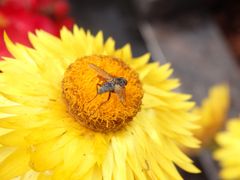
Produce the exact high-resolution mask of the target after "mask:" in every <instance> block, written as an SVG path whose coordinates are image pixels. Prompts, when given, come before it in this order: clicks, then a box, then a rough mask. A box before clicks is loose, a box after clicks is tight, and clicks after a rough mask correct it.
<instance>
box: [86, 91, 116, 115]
mask: <svg viewBox="0 0 240 180" xmlns="http://www.w3.org/2000/svg"><path fill="white" fill-rule="evenodd" d="M97 95H98V94H97ZM110 98H111V92H109V93H108V98H107V100H106V101H103V102H102V103H101V104H100V105H99V106H98V107H97V108H96V110H95V111H94V112H93V113H92V114H91V115H90V116H92V115H93V114H95V112H96V111H97V110H98V109H100V107H101V106H102V105H103V104H105V103H106V102H108V101H109V99H110Z"/></svg>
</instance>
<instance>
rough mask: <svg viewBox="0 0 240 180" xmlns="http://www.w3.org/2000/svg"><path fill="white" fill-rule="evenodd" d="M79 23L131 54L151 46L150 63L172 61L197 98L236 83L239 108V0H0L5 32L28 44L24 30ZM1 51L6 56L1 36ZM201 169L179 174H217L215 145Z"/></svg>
mask: <svg viewBox="0 0 240 180" xmlns="http://www.w3.org/2000/svg"><path fill="white" fill-rule="evenodd" d="M74 23H76V24H78V25H79V26H81V27H83V28H85V29H89V30H90V31H91V32H93V34H96V33H97V32H98V31H99V30H102V31H103V32H104V36H105V37H109V36H111V37H113V38H114V39H115V40H116V42H117V43H116V46H117V47H121V46H123V45H124V44H126V43H130V44H131V46H132V50H133V55H134V56H139V55H141V54H143V53H145V52H147V51H149V52H150V53H151V54H152V57H151V59H152V61H153V60H154V61H159V62H160V64H164V63H166V62H170V63H171V64H172V68H173V69H174V70H175V71H174V76H176V77H178V78H180V79H181V82H182V86H181V89H180V90H181V91H183V92H185V93H190V94H192V95H193V100H194V101H196V102H197V103H198V104H199V103H200V101H201V100H202V99H203V98H204V97H206V95H207V92H208V89H209V87H210V86H212V85H214V84H217V83H221V82H227V83H228V84H229V85H230V87H231V110H230V115H229V117H235V116H237V115H238V114H239V112H240V111H239V110H240V101H239V100H238V99H239V98H237V97H238V96H239V90H240V83H239V82H240V70H239V65H240V1H239V0H181V1H180V0H102V1H99V0H69V1H67V0H23V1H18V0H0V35H1V37H2V34H3V31H4V30H6V31H7V33H8V34H9V36H10V37H11V39H13V40H14V41H17V42H21V43H24V44H26V45H30V44H29V42H28V38H27V32H28V31H32V32H34V30H35V29H39V28H41V29H45V30H46V31H48V32H51V33H53V34H55V35H56V36H58V35H59V34H58V31H59V29H60V28H61V27H62V26H63V25H64V26H66V27H68V28H69V29H71V28H72V26H73V24H74ZM0 55H4V56H9V54H8V52H7V51H6V49H5V45H4V43H3V39H0ZM193 159H194V161H195V162H196V165H197V166H198V167H199V168H200V169H201V170H202V172H203V173H201V174H197V175H193V174H186V173H185V172H181V173H182V175H183V177H184V179H189V180H190V179H194V180H198V179H199V180H200V179H201V180H205V179H206V180H217V179H219V178H218V171H219V167H218V165H217V163H216V162H215V161H214V160H213V159H212V157H211V152H210V150H202V151H201V153H200V154H199V155H197V156H195V157H193Z"/></svg>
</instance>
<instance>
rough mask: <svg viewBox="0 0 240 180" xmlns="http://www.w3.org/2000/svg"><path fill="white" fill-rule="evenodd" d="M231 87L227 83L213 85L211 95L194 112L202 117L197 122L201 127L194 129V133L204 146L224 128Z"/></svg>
mask: <svg viewBox="0 0 240 180" xmlns="http://www.w3.org/2000/svg"><path fill="white" fill-rule="evenodd" d="M229 96H230V95H229V87H228V86H227V85H225V84H221V85H216V86H213V87H212V88H211V89H210V90H209V95H208V97H207V98H206V99H204V100H203V101H202V105H201V107H197V108H195V109H194V110H193V112H194V113H195V114H197V115H199V116H200V117H201V118H199V119H198V120H197V123H198V124H199V125H200V127H201V128H199V129H196V130H195V131H194V135H195V136H196V137H197V138H198V139H199V140H201V141H202V147H206V146H208V145H209V144H210V143H211V141H212V140H213V138H214V136H215V135H216V133H217V132H218V131H219V130H220V129H221V128H222V126H223V124H224V120H225V119H226V116H227V113H228V108H229V101H230V97H229Z"/></svg>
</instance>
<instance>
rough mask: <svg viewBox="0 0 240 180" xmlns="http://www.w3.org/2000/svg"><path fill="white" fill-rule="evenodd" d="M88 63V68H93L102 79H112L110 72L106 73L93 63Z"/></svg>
mask: <svg viewBox="0 0 240 180" xmlns="http://www.w3.org/2000/svg"><path fill="white" fill-rule="evenodd" d="M88 65H89V67H90V68H92V69H94V70H95V71H96V72H97V73H98V74H99V76H101V77H103V78H104V79H106V80H111V79H113V76H111V75H110V74H108V73H107V72H106V71H104V70H103V69H101V68H100V67H98V66H96V65H95V64H88Z"/></svg>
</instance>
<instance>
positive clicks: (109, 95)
mask: <svg viewBox="0 0 240 180" xmlns="http://www.w3.org/2000/svg"><path fill="white" fill-rule="evenodd" d="M111 93H112V92H111V91H110V92H108V98H107V100H106V101H103V102H102V103H101V104H100V105H99V106H98V109H99V108H100V107H101V106H102V105H103V104H105V103H106V102H108V101H109V99H110V98H111Z"/></svg>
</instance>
